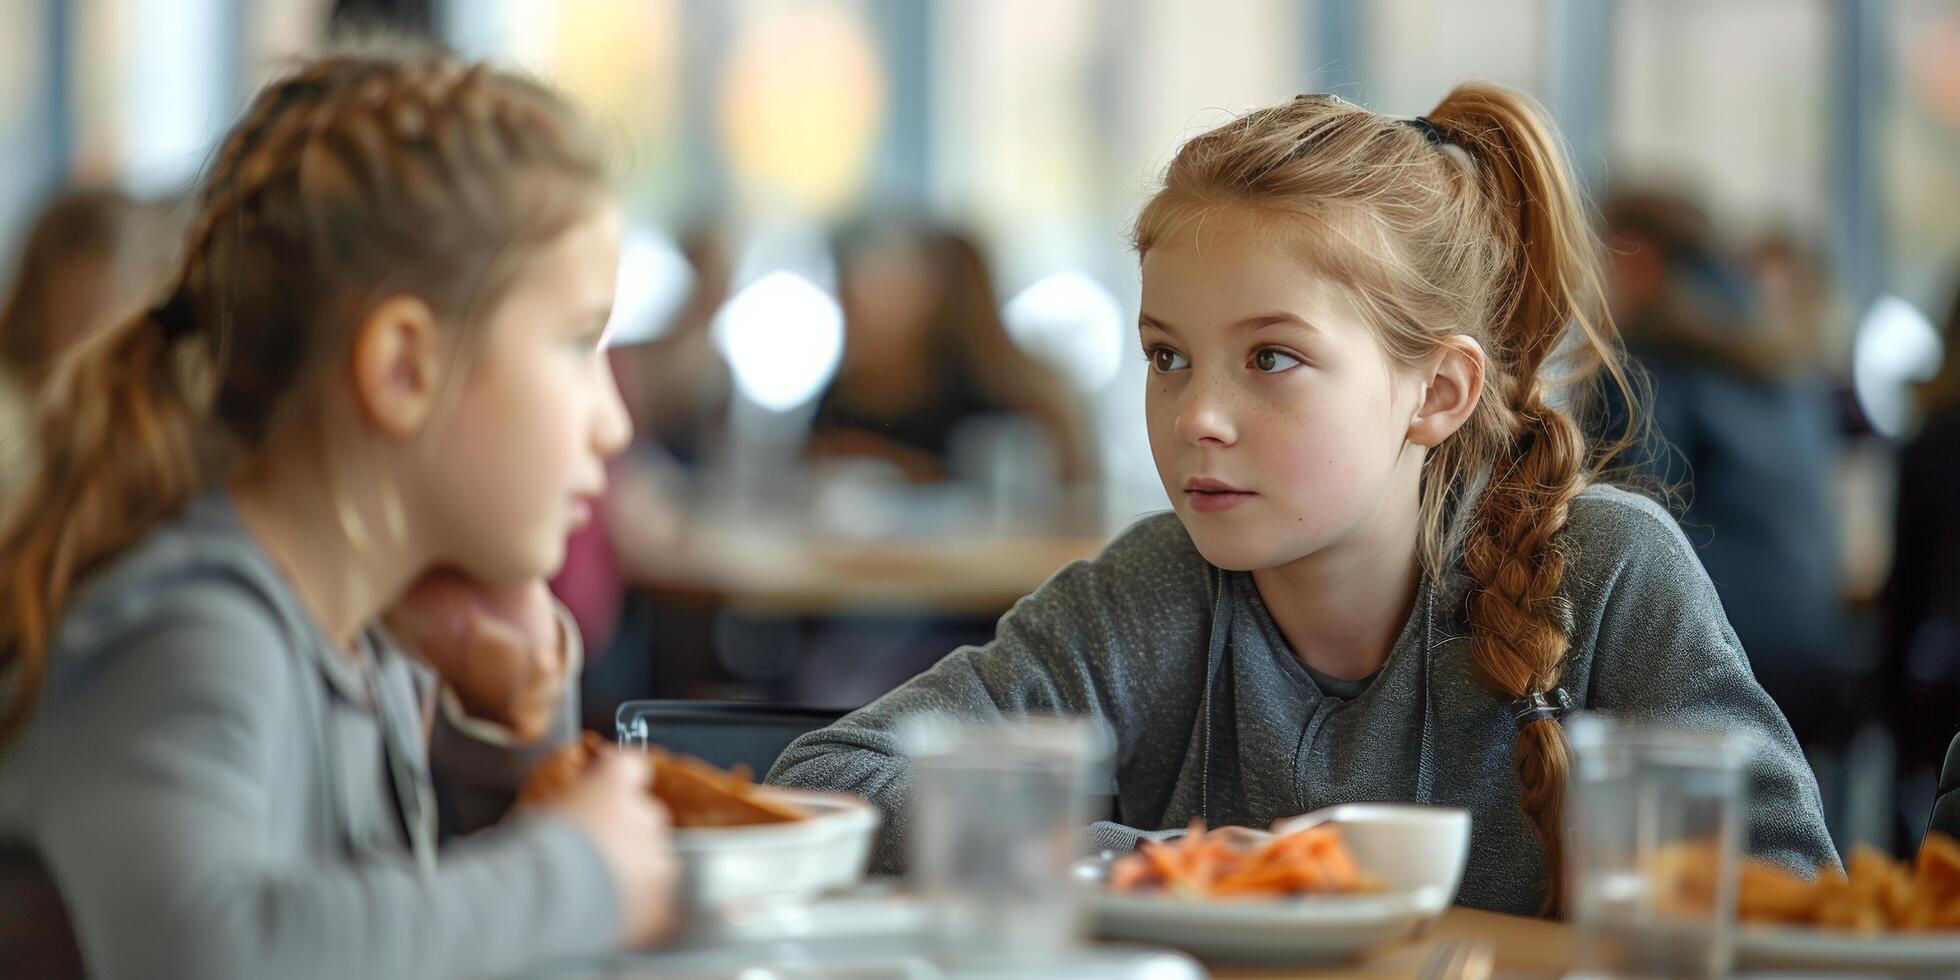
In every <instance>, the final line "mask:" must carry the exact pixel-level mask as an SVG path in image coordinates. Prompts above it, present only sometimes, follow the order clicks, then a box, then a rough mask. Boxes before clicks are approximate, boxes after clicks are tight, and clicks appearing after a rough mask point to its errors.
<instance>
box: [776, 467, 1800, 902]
mask: <svg viewBox="0 0 1960 980" xmlns="http://www.w3.org/2000/svg"><path fill="white" fill-rule="evenodd" d="M1563 541H1564V546H1565V548H1566V550H1567V553H1568V560H1567V564H1566V569H1567V570H1566V590H1565V591H1566V593H1567V597H1568V599H1569V600H1570V603H1571V609H1572V616H1573V628H1572V632H1571V640H1572V645H1571V652H1570V657H1569V662H1568V664H1567V667H1566V670H1565V675H1564V681H1563V686H1564V688H1565V689H1566V691H1567V692H1569V693H1570V694H1571V696H1572V698H1573V700H1574V702H1575V703H1576V704H1577V705H1579V706H1581V707H1585V708H1592V709H1601V710H1607V711H1612V712H1615V713H1620V714H1624V715H1629V716H1635V717H1644V718H1657V719H1665V720H1667V721H1669V722H1671V723H1676V724H1682V725H1703V726H1721V727H1736V728H1741V729H1743V730H1746V731H1749V732H1752V733H1754V734H1755V735H1757V736H1759V737H1760V739H1761V743H1762V744H1761V747H1760V749H1759V750H1758V753H1757V755H1756V756H1755V758H1754V761H1753V763H1752V765H1751V769H1750V778H1749V794H1750V796H1749V818H1748V834H1747V836H1748V847H1749V850H1750V851H1751V852H1753V853H1756V854H1760V855H1764V856H1767V857H1770V858H1773V859H1775V860H1778V861H1782V862H1785V863H1788V864H1791V865H1795V866H1799V867H1804V868H1810V867H1813V866H1815V865H1817V864H1819V863H1830V864H1835V863H1836V860H1837V857H1836V853H1835V852H1834V851H1833V849H1832V846H1831V842H1830V838H1829V837H1828V836H1826V834H1825V830H1824V821H1823V816H1822V810H1821V808H1820V806H1819V803H1818V798H1817V783H1816V779H1815V778H1814V777H1813V776H1812V774H1811V772H1810V769H1809V768H1808V766H1807V765H1806V764H1805V762H1804V757H1803V754H1802V752H1801V751H1800V750H1799V749H1798V747H1797V743H1796V740H1795V738H1794V737H1793V736H1792V735H1791V734H1790V728H1789V725H1788V724H1786V723H1785V722H1784V720H1783V716H1782V714H1781V713H1780V712H1778V711H1777V708H1776V705H1775V703H1774V702H1772V701H1771V700H1770V699H1769V697H1768V695H1765V694H1764V693H1763V690H1762V688H1761V687H1760V686H1758V685H1757V684H1756V681H1755V679H1754V678H1753V677H1752V676H1751V675H1750V673H1749V666H1748V662H1747V660H1745V659H1744V657H1743V653H1742V649H1741V647H1740V646H1739V645H1738V644H1737V643H1736V639H1735V634H1734V633H1733V632H1731V631H1730V629H1729V626H1728V622H1727V621H1726V620H1725V619H1724V618H1723V616H1722V607H1721V604H1720V603H1719V601H1718V600H1717V599H1716V596H1715V592H1714V590H1713V588H1712V587H1711V586H1710V585H1709V581H1708V576H1707V575H1706V574H1705V573H1704V572H1703V571H1702V568H1701V565H1700V563H1699V562H1697V561H1696V559H1695V555H1694V551H1693V549H1691V548H1690V547H1689V545H1688V543H1687V541H1686V540H1685V539H1684V538H1683V537H1682V535H1681V532H1680V529H1679V528H1678V527H1677V526H1676V524H1675V522H1674V520H1673V519H1672V518H1670V517H1669V516H1668V514H1667V512H1666V511H1664V510H1662V509H1661V508H1660V507H1659V506H1658V505H1657V504H1655V503H1653V502H1652V501H1650V500H1647V499H1645V498H1643V497H1639V496H1636V495H1633V494H1630V493H1627V492H1625V491H1621V490H1617V489H1612V488H1607V487H1595V488H1592V489H1589V490H1587V491H1586V492H1585V493H1584V494H1582V495H1581V496H1580V497H1579V498H1578V499H1577V500H1575V501H1574V502H1573V504H1572V508H1571V516H1570V520H1569V522H1568V524H1567V527H1566V531H1565V533H1564V536H1563ZM1470 585H1471V582H1470V580H1469V578H1468V576H1467V574H1466V573H1465V572H1464V571H1463V569H1462V566H1461V563H1460V560H1459V561H1458V562H1457V563H1456V564H1455V565H1454V566H1453V568H1452V570H1451V571H1450V572H1449V573H1448V574H1447V575H1445V576H1444V580H1443V582H1442V585H1441V586H1440V587H1437V586H1434V585H1432V584H1430V583H1429V582H1428V580H1427V579H1425V580H1424V582H1423V584H1422V586H1421V588H1420V589H1419V591H1418V594H1417V597H1416V602H1415V607H1414V610H1413V612H1412V613H1411V615H1410V617H1409V620H1408V622H1407V624H1405V625H1404V626H1403V629H1402V633H1401V636H1400V638H1398V639H1397V640H1396V642H1395V646H1394V648H1393V649H1392V650H1391V651H1390V653H1389V657H1388V660H1387V662H1386V663H1385V664H1384V665H1383V667H1382V669H1381V672H1380V673H1379V674H1377V675H1376V676H1375V678H1374V679H1373V680H1372V682H1370V683H1369V684H1368V686H1367V688H1366V689H1365V690H1363V691H1362V692H1361V693H1360V694H1359V695H1358V696H1357V697H1354V698H1353V699H1352V700H1344V699H1341V698H1336V697H1330V696H1327V695H1325V694H1323V693H1322V691H1321V690H1320V689H1319V688H1318V687H1317V686H1316V685H1315V683H1314V681H1313V679H1312V677H1311V676H1310V675H1309V674H1308V673H1307V671H1306V670H1305V669H1304V668H1303V666H1302V664H1301V663H1300V661H1299V660H1298V659H1296V658H1295V657H1294V656H1293V654H1292V652H1291V651H1290V650H1289V649H1288V648H1287V645H1286V641H1285V639H1284V638H1283V637H1282V636H1281V635H1280V632H1279V629H1278V627H1277V626H1275V625H1274V623H1273V620H1272V618H1271V616H1269V615H1268V614H1267V612H1266V609H1265V606H1264V605H1263V604H1262V603H1261V601H1260V598H1259V591H1258V589H1257V588H1256V587H1255V586H1254V585H1253V582H1252V578H1251V576H1250V575H1249V574H1248V573H1245V572H1226V571H1221V570H1219V569H1218V568H1216V567H1214V566H1212V565H1210V564H1209V563H1207V562H1206V561H1205V560H1204V558H1203V557H1201V556H1200V555H1199V554H1198V552H1197V550H1196V548H1195V547H1194V546H1193V545H1192V543H1191V538H1190V536H1189V535H1188V534H1187V533H1186V532H1185V530H1184V527H1183V525H1182V524H1181V523H1179V522H1178V520H1177V518H1176V516H1175V515H1171V514H1164V515H1159V516H1156V517H1151V518H1147V519H1145V520H1144V521H1142V522H1141V523H1139V524H1137V525H1136V526H1134V527H1132V528H1131V529H1130V530H1129V531H1127V532H1125V533H1124V534H1123V535H1122V536H1121V537H1119V538H1118V539H1117V540H1116V541H1115V542H1113V543H1112V544H1111V545H1110V546H1109V548H1108V549H1107V550H1105V551H1104V552H1103V554H1102V555H1101V556H1099V557H1097V558H1096V559H1094V560H1092V561H1087V562H1078V563H1076V564H1073V565H1070V566H1069V567H1067V568H1064V569H1062V570H1061V571H1060V572H1057V573H1056V574H1055V576H1054V578H1052V579H1050V580H1049V581H1048V582H1047V584H1045V585H1043V586H1042V587H1041V588H1040V589H1039V590H1037V591H1036V592H1035V593H1034V594H1033V595H1030V596H1028V597H1027V598H1025V599H1022V600H1021V601H1020V602H1018V603H1016V604H1015V606H1014V608H1013V609H1012V610H1010V611H1009V612H1008V614H1007V615H1006V616H1004V617H1003V618H1002V619H1001V621H1000V625H999V629H998V632H997V634H996V636H995V638H994V639H993V641H992V642H990V643H988V644H986V645H985V646H979V647H963V648H961V649H959V650H956V651H954V652H953V653H951V654H950V655H948V656H947V657H946V658H945V659H943V660H941V661H940V662H939V663H938V664H937V665H935V666H934V667H933V668H932V669H931V670H928V671H926V672H925V673H923V674H921V675H919V676H918V677H916V678H914V679H912V680H911V681H909V682H907V683H906V684H904V685H902V686H900V687H899V688H897V689H896V690H894V691H892V692H891V693H890V694H887V695H885V696H884V697H882V698H880V699H879V700H877V701H876V702H874V703H872V704H871V705H869V706H867V707H865V708H863V709H861V710H859V711H857V712H854V713H852V714H851V715H848V716H846V717H845V718H843V719H842V720H840V721H839V722H838V723H837V724H835V725H833V726H831V727H830V728H827V729H824V730H822V731H818V732H813V733H811V734H809V735H806V736H804V737H803V738H801V739H798V740H797V741H796V742H795V743H793V744H792V745H790V747H789V748H788V749H787V750H786V751H785V752H784V753H783V756H782V758H781V759H780V760H779V761H778V762H777V763H776V766H775V768H774V769H773V770H772V771H771V772H770V774H769V780H770V781H771V782H774V783H777V784H780V785H786V786H807V787H824V788H833V789H842V790H849V791H852V792H856V793H860V794H863V795H865V796H867V797H869V798H870V799H871V800H872V801H874V802H876V803H877V804H878V805H879V807H880V808H881V809H883V810H884V812H885V826H886V828H887V830H886V831H885V832H884V835H883V837H882V838H881V839H880V841H879V845H878V851H877V863H878V864H879V865H880V866H881V867H882V868H884V869H887V870H897V869H899V868H900V867H902V865H903V864H904V855H905V851H904V848H905V833H906V812H905V805H904V804H905V799H906V796H907V792H908V789H909V785H910V782H911V778H910V773H909V772H908V770H907V764H906V761H905V755H904V748H903V746H902V745H901V744H900V742H899V740H898V735H897V731H898V726H899V724H900V722H901V721H902V720H903V719H905V718H907V717H908V716H911V715H915V714H918V713H921V712H931V711H937V712H948V713H953V714H956V715H962V716H967V717H977V718H998V717H1002V716H1012V715H1018V714H1055V713H1065V714H1079V715H1088V716H1093V717H1095V718H1097V719H1099V720H1101V722H1103V723H1104V724H1105V725H1106V726H1107V727H1108V728H1109V729H1110V730H1111V731H1112V733H1113V734H1114V737H1115V745H1116V753H1115V757H1114V760H1113V762H1114V769H1115V777H1116V800H1115V806H1116V818H1117V819H1116V821H1114V822H1106V823H1101V824H1098V825H1096V826H1095V827H1093V828H1091V829H1090V835H1089V836H1090V838H1091V840H1092V843H1093V846H1096V847H1112V848H1118V849H1128V848H1130V847H1132V846H1134V844H1135V841H1136V839H1137V838H1138V836H1139V835H1140V834H1142V833H1147V832H1155V831H1160V830H1167V829H1174V828H1181V827H1183V826H1184V825H1185V824H1186V823H1188V822H1189V821H1190V820H1191V818H1193V817H1199V816H1201V817H1204V818H1205V819H1206V820H1207V821H1209V822H1210V823H1212V824H1213V825H1218V824H1223V823H1244V824H1250V825H1254V826H1261V827H1263V826H1265V825H1266V824H1268V823H1270V822H1271V821H1273V820H1274V819H1276V818H1279V817H1285V816H1290V815H1294V814H1299V813H1305V812H1307V811H1309V810H1313V809H1316V808H1319V807H1323V806H1328V805H1331V804H1335V803H1346V802H1356V801H1408V802H1417V803H1431V804H1441V805H1448V806H1458V807H1464V808H1467V809H1469V810H1470V812H1471V819H1472V831H1471V846H1470V860H1469V866H1468V868H1467V870H1466V872H1465V875H1464V879H1463V888H1462V891H1461V892H1460V894H1459V896H1458V901H1460V902H1461V903H1463V904H1465V905H1470V906H1474V907H1478V908H1485V909H1492V910H1496V911H1502V912H1513V913H1531V912H1534V911H1535V910H1537V909H1538V907H1539V905H1540V903H1541V901H1542V899H1543V895H1544V892H1543V890H1542V882H1543V881H1544V879H1545V875H1546V868H1545V859H1544V853H1543V850H1542V848H1541V846H1540V845H1539V842H1538V839H1537V837H1536V836H1535V835H1534V834H1533V832H1532V830H1531V826H1530V823H1529V822H1528V821H1527V819H1526V818H1525V816H1524V814H1523V812H1522V811H1521V810H1520V808H1519V804H1518V798H1519V789H1518V777H1517V773H1516V770H1515V768H1514V761H1513V754H1512V753H1513V746H1514V745H1515V743H1516V736H1517V729H1516V727H1515V725H1514V724H1513V722H1512V720H1511V713H1510V711H1509V710H1508V705H1507V704H1506V703H1505V702H1503V701H1500V700H1498V699H1497V697H1496V696H1494V695H1492V694H1491V693H1489V691H1488V690H1487V689H1486V688H1484V687H1483V686H1482V685H1481V683H1480V682H1479V681H1478V679H1477V676H1476V673H1475V669H1474V667H1473V666H1472V664H1471V661H1470V656H1469V652H1468V648H1467V643H1466V638H1467V637H1468V635H1469V632H1470V630H1469V625H1468V622H1467V619H1466V616H1465V612H1464V599H1465V596H1466V595H1467V593H1468V590H1469V587H1470Z"/></svg>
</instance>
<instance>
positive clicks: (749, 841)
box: [674, 786, 879, 910]
mask: <svg viewBox="0 0 1960 980" xmlns="http://www.w3.org/2000/svg"><path fill="white" fill-rule="evenodd" d="M761 791H762V792H763V793H765V794H767V795H769V796H771V797H774V798H776V799H780V800H784V801H787V802H790V803H794V804H796V805H797V806H800V807H803V808H804V809H806V810H808V811H810V816H808V817H806V818H804V819H802V820H795V821H791V822H789V823H771V824H757V825H754V826H749V827H697V828H689V829H680V830H675V831H674V851H675V853H676V854H677V855H678V856H679V857H680V862H681V895H682V901H683V903H684V904H685V905H686V907H687V908H689V909H694V910H710V909H719V908H723V907H726V906H728V905H730V904H733V903H737V902H751V901H763V900H770V901H794V900H801V899H808V898H812V897H815V896H817V895H819V894H822V893H824V892H828V891H834V890H837V889H841V888H849V887H850V886H852V885H855V884H857V883H858V882H860V881H862V880H864V870H865V865H866V864H867V863H868V862H869V860H870V857H871V842H872V838H873V837H875V836H876V835H877V832H878V823H879V815H878V810H877V808H876V807H873V806H872V805H871V804H870V803H867V802H865V801H864V800H862V799H860V798H858V797H856V796H852V795H849V794H847V793H822V792H816V791H812V790H789V789H778V788H776V787H773V786H765V787H762V790H761Z"/></svg>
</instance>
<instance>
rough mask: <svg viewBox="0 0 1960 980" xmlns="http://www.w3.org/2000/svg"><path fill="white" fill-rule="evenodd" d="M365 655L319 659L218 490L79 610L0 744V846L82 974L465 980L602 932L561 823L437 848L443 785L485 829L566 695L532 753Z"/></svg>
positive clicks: (605, 908) (383, 657)
mask: <svg viewBox="0 0 1960 980" xmlns="http://www.w3.org/2000/svg"><path fill="white" fill-rule="evenodd" d="M568 635H569V634H568ZM365 646H366V648H367V650H368V652H369V653H370V654H371V656H370V657H368V658H367V665H366V667H365V668H364V667H362V666H360V665H357V664H356V663H355V661H354V660H353V659H352V658H349V657H348V656H346V655H345V654H344V653H341V652H337V651H336V649H335V647H334V644H333V643H332V642H331V641H330V640H329V639H328V638H327V637H326V636H325V635H324V634H323V633H322V631H321V630H320V629H319V628H318V627H317V625H315V623H314V622H313V620H312V618H311V616H310V615H309V614H308V613H307V612H306V611H305V610H304V609H303V608H302V607H301V606H300V604H299V601H298V599H297V597H296V596H295V595H294V594H293V593H292V591H291V589H290V587H289V586H288V585H287V584H286V582H285V580H284V578H283V577H282V576H281V575H280V574H279V573H278V572H277V571H275V569H274V567H273V566H272V564H271V562H270V560H269V559H268V557H267V556H266V555H265V553H264V552H263V551H262V550H261V549H260V548H259V547H258V545H257V543H256V541H255V540H254V539H253V538H252V537H251V536H250V535H249V533H248V532H247V531H246V530H245V528H244V526H243V525H242V524H240V523H239V521H238V518H237V514H236V512H235V511H234V510H233V509H232V507H231V504H230V501H229V499H228V498H227V497H225V496H224V495H222V494H217V493H214V494H210V495H207V496H205V497H202V498H200V499H198V500H196V501H194V502H193V503H192V504H191V505H190V506H189V507H188V508H187V510H186V511H185V512H184V513H183V514H182V516H180V517H179V518H177V519H175V520H173V521H171V522H169V523H167V524H165V525H163V526H160V527H158V528H157V529H155V530H154V531H152V532H151V533H150V534H149V535H148V536H147V537H146V538H144V539H143V540H142V541H141V542H139V543H138V544H137V545H136V546H135V547H134V548H132V549H131V550H130V551H128V552H126V553H125V554H124V555H122V556H120V557H119V558H118V559H116V560H115V562H114V563H113V564H112V565H110V566H109V567H108V568H107V569H106V570H105V571H104V572H103V573H102V574H101V575H100V576H98V577H96V578H95V579H94V580H93V581H92V582H91V583H90V584H88V585H87V586H86V587H85V588H84V589H82V590H81V591H80V592H79V593H78V594H77V595H76V596H75V598H74V600H73V601H72V602H71V603H70V605H69V607H68V610H67V613H66V615H65V616H64V618H63V620H62V622H61V624H60V627H59V630H58V633H57V636H56V639H55V642H54V644H53V647H52V650H51V654H52V655H51V657H50V660H49V677H48V682H47V686H46V688H45V692H46V693H45V697H44V698H43V700H42V702H41V706H40V708H39V710H38V711H37V712H36V714H35V716H34V717H33V719H32V720H31V721H30V723H29V725H28V727H27V729H26V730H25V732H24V734H23V735H22V736H21V737H19V738H18V739H16V740H14V741H12V742H11V743H9V744H7V745H6V746H4V747H0V842H7V843H11V844H14V845H21V844H24V845H26V846H28V847H30V848H32V849H34V850H35V851H37V852H38V853H39V855H40V857H41V859H42V861H43V862H44V863H45V864H46V866H47V868H48V871H49V873H50V875H51V876H52V878H53V879H54V883H55V885H56V886H57V887H58V888H59V890H60V892H61V895H62V898H63V901H64V903H65V904H66V905H67V906H68V910H69V914H70V917H71V919H72V921H73V922H74V925H75V929H76V932H77V934H78V939H79V941H80V944H81V948H82V952H83V956H84V960H85V961H86V964H87V967H88V969H89V972H90V974H91V975H94V976H100V977H146V978H148V977H203V978H229V977H239V978H266V977H279V978H282V980H293V978H302V977H364V978H382V977H417V978H421V977H452V976H455V977H462V976H471V977H474V976H484V975H491V974H503V973H510V972H516V971H519V970H526V969H534V968H535V967H536V966H537V965H538V964H539V963H541V962H543V961H547V960H550V959H553V958H557V957H566V956H577V955H589V954H593V953H598V952H602V951H605V950H607V949H610V948H611V947H613V946H615V945H616V944H617V943H618V941H619V929H620V927H619V923H618V910H617V908H616V902H617V899H616V897H615V895H614V891H613V888H612V884H611V879H610V877H609V876H608V873H607V871H606V869H605V866H604V865H603V864H601V863H600V859H599V856H598V854H597V852H596V851H595V850H594V849H593V847H592V845H591V844H590V843H588V842H587V841H586V839H585V838H584V837H583V836H582V835H581V834H579V833H578V832H577V831H575V830H574V829H572V827H571V826H570V825H569V824H566V823H564V822H563V821H561V820H558V819H556V818H552V817H548V816H543V815H526V816H521V817H518V818H516V819H513V820H511V821H509V822H507V823H504V824H501V825H498V826H496V827H494V828H492V829H489V830H485V831H483V832H481V833H477V834H473V835H471V836H467V837H463V838H460V839H458V840H455V841H454V842H452V843H449V844H447V845H446V846H443V847H441V849H440V853H438V848H437V837H438V830H437V816H436V810H437V806H436V799H437V797H438V795H440V796H441V797H442V799H443V801H444V803H445V804H446V805H449V807H450V809H451V810H452V811H454V813H451V814H445V817H450V816H458V815H460V816H461V817H462V818H463V823H465V824H467V823H472V822H481V821H484V820H485V818H486V817H488V816H490V815H492V814H495V813H496V812H497V810H498V809H499V807H498V806H497V802H498V800H499V798H501V799H503V800H507V799H508V794H509V793H510V792H511V791H512V790H513V789H514V788H515V787H516V785H517V783H518V781H519V780H520V779H521V777H522V776H523V774H524V773H525V772H527V771H528V770H529V768H530V766H531V764H532V762H533V761H535V758H536V757H537V755H539V754H540V753H542V752H544V751H547V750H548V749H549V748H550V747H551V745H553V744H557V743H560V742H562V741H564V740H565V739H568V738H570V737H571V736H572V734H573V731H574V728H573V725H574V724H575V719H576V718H577V712H576V711H575V710H573V708H575V705H572V704H567V706H566V711H565V713H564V715H563V716H562V718H561V720H560V724H559V725H558V727H557V729H556V732H555V734H554V736H553V737H552V738H550V739H546V740H545V741H544V742H543V743H540V744H537V745H531V746H526V747H522V748H513V747H501V746H497V745H494V744H491V743H490V742H488V741H482V740H478V739H475V738H472V737H470V736H469V735H466V734H464V733H463V732H462V731H461V728H459V727H458V725H456V724H453V723H451V721H450V720H449V719H448V718H447V716H446V712H443V711H433V710H432V709H431V704H432V702H433V700H434V699H433V698H432V697H431V693H432V691H433V678H432V676H431V675H430V674H429V672H428V671H427V670H426V669H425V668H423V667H422V666H421V665H420V664H417V663H414V662H411V661H410V660H408V659H407V658H406V657H405V656H404V655H403V654H402V653H400V652H399V651H398V650H397V649H396V648H395V647H393V646H392V645H391V644H390V643H389V642H388V640H387V638H386V637H385V636H384V635H382V634H381V633H380V632H379V631H370V632H369V633H368V634H367V635H366V637H365ZM431 725H433V731H431V728H430V727H429V726H431ZM463 727H468V726H467V723H465V724H464V725H463ZM0 972H4V971H0Z"/></svg>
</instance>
